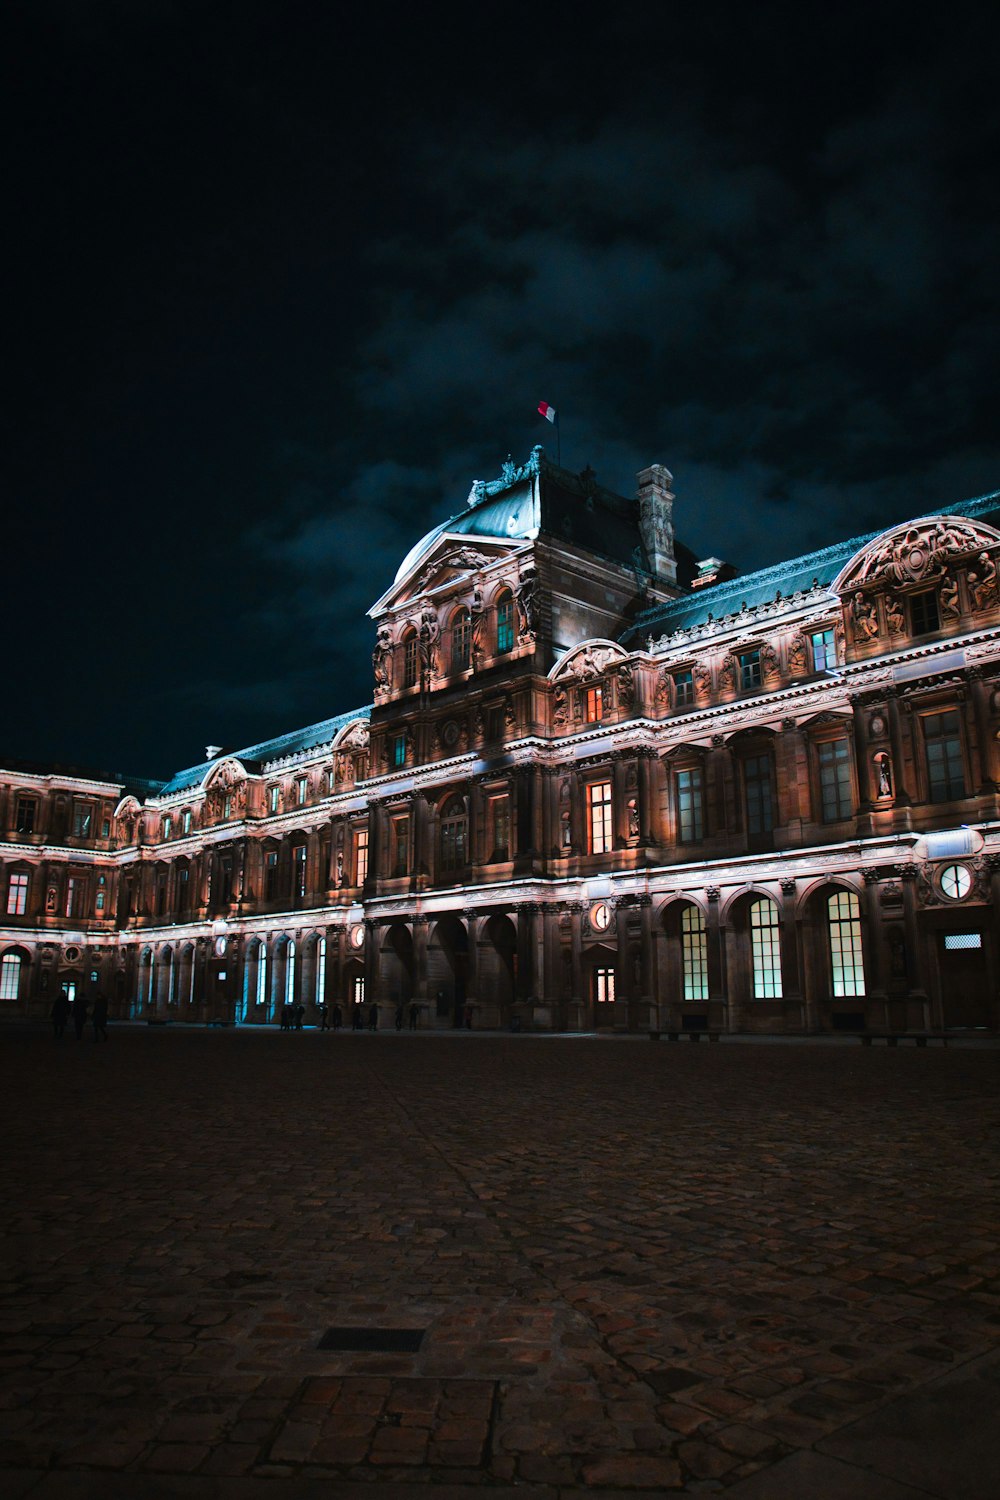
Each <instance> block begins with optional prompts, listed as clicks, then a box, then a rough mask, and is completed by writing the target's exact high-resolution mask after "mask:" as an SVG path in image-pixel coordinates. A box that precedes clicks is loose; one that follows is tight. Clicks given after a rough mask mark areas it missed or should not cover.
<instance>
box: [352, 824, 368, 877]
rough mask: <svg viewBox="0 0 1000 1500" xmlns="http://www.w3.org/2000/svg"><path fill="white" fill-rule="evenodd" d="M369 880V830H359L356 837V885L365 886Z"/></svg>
mask: <svg viewBox="0 0 1000 1500" xmlns="http://www.w3.org/2000/svg"><path fill="white" fill-rule="evenodd" d="M367 879H368V829H367V828H359V829H358V831H357V833H356V834H355V835H354V884H355V885H364V883H365V881H366V880H367Z"/></svg>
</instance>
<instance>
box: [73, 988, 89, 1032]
mask: <svg viewBox="0 0 1000 1500" xmlns="http://www.w3.org/2000/svg"><path fill="white" fill-rule="evenodd" d="M86 1024H87V1002H86V1000H85V999H84V998H83V996H82V995H77V997H76V999H75V1000H74V1001H73V1030H74V1031H75V1032H76V1039H77V1041H78V1042H82V1041H83V1028H84V1027H85V1026H86Z"/></svg>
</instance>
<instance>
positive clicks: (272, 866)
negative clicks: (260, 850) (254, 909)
mask: <svg viewBox="0 0 1000 1500" xmlns="http://www.w3.org/2000/svg"><path fill="white" fill-rule="evenodd" d="M277 889H278V851H277V849H268V851H267V853H266V854H265V855H264V899H265V901H273V900H274V896H275V893H276V891H277Z"/></svg>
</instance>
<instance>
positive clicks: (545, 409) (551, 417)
mask: <svg viewBox="0 0 1000 1500" xmlns="http://www.w3.org/2000/svg"><path fill="white" fill-rule="evenodd" d="M538 415H539V416H540V417H544V418H545V420H546V422H554V421H555V419H556V409H555V407H554V406H550V405H549V403H548V402H547V401H539V403H538Z"/></svg>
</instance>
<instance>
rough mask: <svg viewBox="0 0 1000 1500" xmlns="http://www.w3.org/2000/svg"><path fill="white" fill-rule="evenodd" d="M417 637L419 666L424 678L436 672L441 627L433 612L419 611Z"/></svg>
mask: <svg viewBox="0 0 1000 1500" xmlns="http://www.w3.org/2000/svg"><path fill="white" fill-rule="evenodd" d="M419 636H420V664H421V666H422V667H423V670H424V673H425V674H426V676H428V677H430V676H433V674H434V672H436V671H437V643H438V641H439V640H440V639H441V626H440V625H439V624H438V617H437V615H436V614H435V612H434V610H432V609H425V610H422V611H421V615H420V631H419Z"/></svg>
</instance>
